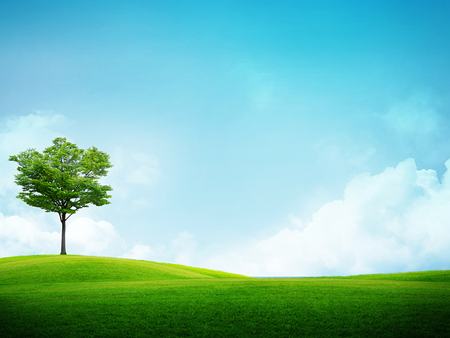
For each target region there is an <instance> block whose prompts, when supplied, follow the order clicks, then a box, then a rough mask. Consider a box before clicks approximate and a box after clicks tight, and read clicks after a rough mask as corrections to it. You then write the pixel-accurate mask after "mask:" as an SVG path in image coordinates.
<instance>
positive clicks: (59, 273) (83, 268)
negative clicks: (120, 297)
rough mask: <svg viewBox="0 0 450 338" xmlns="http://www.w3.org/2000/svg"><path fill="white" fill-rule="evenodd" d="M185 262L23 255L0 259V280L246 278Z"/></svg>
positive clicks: (68, 280) (23, 281) (85, 280)
mask: <svg viewBox="0 0 450 338" xmlns="http://www.w3.org/2000/svg"><path fill="white" fill-rule="evenodd" d="M244 277H245V276H242V275H236V274H230V273H225V272H221V271H214V270H207V269H200V268H192V267H188V266H183V265H175V264H164V263H154V262H148V261H137V260H132V259H118V258H107V257H89V256H72V255H70V256H60V255H58V256H54V255H53V256H19V257H9V258H1V259H0V283H18V282H20V283H25V282H28V283H29V282H59V283H61V282H87V281H139V280H158V279H159V280H161V279H164V280H166V279H191V278H195V279H204V278H244Z"/></svg>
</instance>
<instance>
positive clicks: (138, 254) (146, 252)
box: [120, 244, 155, 261]
mask: <svg viewBox="0 0 450 338" xmlns="http://www.w3.org/2000/svg"><path fill="white" fill-rule="evenodd" d="M154 256H155V252H154V251H153V250H152V249H151V248H150V247H149V246H148V245H144V244H136V245H134V246H133V247H132V248H131V250H130V251H128V252H126V253H124V254H123V255H122V256H120V257H121V258H131V259H139V260H147V261H149V260H152V259H154Z"/></svg>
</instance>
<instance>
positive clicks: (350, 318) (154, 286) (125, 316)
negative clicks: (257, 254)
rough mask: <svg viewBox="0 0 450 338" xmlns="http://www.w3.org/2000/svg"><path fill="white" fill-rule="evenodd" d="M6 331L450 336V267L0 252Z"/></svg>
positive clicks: (0, 325) (0, 304) (0, 302)
mask: <svg viewBox="0 0 450 338" xmlns="http://www.w3.org/2000/svg"><path fill="white" fill-rule="evenodd" d="M0 333H1V334H0V336H1V337H57V336H64V337H449V336H450V271H428V272H412V273H406V274H388V275H365V276H364V275H363V276H352V277H333V278H266V279H261V278H249V277H245V276H240V275H235V274H228V273H225V272H220V271H213V270H207V269H200V268H193V267H186V266H181V265H174V264H164V263H154V262H147V261H136V260H128V259H115V258H105V257H87V256H22V257H10V258H2V259H0Z"/></svg>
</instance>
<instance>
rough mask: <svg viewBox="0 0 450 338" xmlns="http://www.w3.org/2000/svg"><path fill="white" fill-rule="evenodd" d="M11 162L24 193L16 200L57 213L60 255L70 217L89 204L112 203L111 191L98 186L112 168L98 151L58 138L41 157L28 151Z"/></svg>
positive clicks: (106, 158) (105, 187) (107, 158)
mask: <svg viewBox="0 0 450 338" xmlns="http://www.w3.org/2000/svg"><path fill="white" fill-rule="evenodd" d="M9 160H10V161H14V162H17V163H18V164H19V167H18V168H17V170H18V171H19V174H17V175H15V179H16V180H15V182H16V183H17V184H18V185H20V186H22V192H21V193H19V195H17V198H19V199H21V200H22V201H24V202H25V203H27V204H28V205H31V206H33V207H38V208H41V209H44V210H45V211H46V212H57V213H58V215H59V219H60V221H61V226H62V232H61V255H66V221H67V220H68V219H69V217H70V216H72V215H73V214H75V213H76V212H77V211H78V210H80V209H82V208H85V207H87V206H88V205H89V204H94V205H96V206H101V205H104V204H109V203H110V202H109V201H108V198H110V197H111V195H108V191H111V190H112V188H111V187H110V186H108V185H101V184H100V183H98V179H99V178H100V177H102V176H106V174H107V173H108V171H107V169H109V168H111V167H112V165H111V163H109V155H108V154H106V153H104V152H102V151H99V150H98V149H97V148H95V147H91V148H89V149H87V150H83V149H79V148H78V147H77V145H76V144H73V143H70V142H67V141H66V139H65V138H62V137H58V138H56V139H54V140H53V145H52V146H51V147H48V148H46V149H45V150H44V151H43V152H42V153H40V152H38V151H36V150H35V149H28V150H25V151H23V152H21V153H19V154H18V155H15V156H10V157H9Z"/></svg>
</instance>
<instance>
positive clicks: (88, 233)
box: [0, 213, 126, 257]
mask: <svg viewBox="0 0 450 338" xmlns="http://www.w3.org/2000/svg"><path fill="white" fill-rule="evenodd" d="M56 228H57V229H58V231H52V232H50V231H47V230H46V229H44V226H43V225H42V224H40V222H36V221H35V220H33V219H32V218H31V219H28V217H20V216H9V217H6V216H4V215H3V214H2V213H0V243H1V247H0V256H1V257H7V256H16V255H31V254H58V253H59V252H60V247H61V225H60V223H59V222H58V221H56V220H55V229H56ZM125 248H126V245H125V242H124V240H123V239H122V238H121V237H120V235H119V234H118V232H117V230H116V229H115V227H114V226H113V225H112V224H111V223H108V222H105V221H99V222H95V221H93V220H91V219H89V218H85V217H81V218H78V219H75V220H73V222H68V225H67V232H66V249H67V253H68V254H78V255H99V256H117V255H119V254H121V253H122V252H124V250H125Z"/></svg>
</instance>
